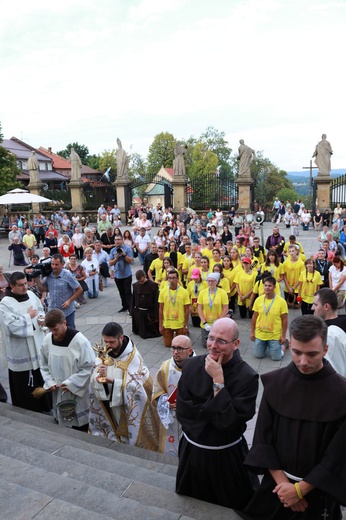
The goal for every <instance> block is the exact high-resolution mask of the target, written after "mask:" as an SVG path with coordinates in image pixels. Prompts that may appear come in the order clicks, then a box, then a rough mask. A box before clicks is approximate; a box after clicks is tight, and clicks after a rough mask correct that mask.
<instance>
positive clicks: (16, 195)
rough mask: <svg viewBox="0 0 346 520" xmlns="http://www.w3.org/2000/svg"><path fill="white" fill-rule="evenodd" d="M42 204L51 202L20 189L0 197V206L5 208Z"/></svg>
mask: <svg viewBox="0 0 346 520" xmlns="http://www.w3.org/2000/svg"><path fill="white" fill-rule="evenodd" d="M42 202H51V200H50V199H47V198H46V197H41V195H35V194H34V193H30V192H29V191H26V190H22V189H20V188H16V189H15V190H11V191H8V192H7V193H5V195H1V196H0V205H3V206H7V205H8V204H35V203H42Z"/></svg>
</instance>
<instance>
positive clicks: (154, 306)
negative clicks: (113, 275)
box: [130, 280, 161, 339]
mask: <svg viewBox="0 0 346 520" xmlns="http://www.w3.org/2000/svg"><path fill="white" fill-rule="evenodd" d="M130 313H131V316H132V332H133V333H134V334H138V336H140V337H141V338H143V339H147V338H157V337H159V336H161V334H160V331H159V286H158V285H157V283H155V282H152V281H151V280H147V281H146V282H145V283H143V284H140V283H139V282H136V283H134V284H133V290H132V305H131V310H130Z"/></svg>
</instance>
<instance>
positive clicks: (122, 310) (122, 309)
mask: <svg viewBox="0 0 346 520" xmlns="http://www.w3.org/2000/svg"><path fill="white" fill-rule="evenodd" d="M126 311H127V309H124V307H122V308H121V309H120V311H118V312H126Z"/></svg>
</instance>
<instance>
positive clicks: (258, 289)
mask: <svg viewBox="0 0 346 520" xmlns="http://www.w3.org/2000/svg"><path fill="white" fill-rule="evenodd" d="M253 292H254V293H255V294H257V295H258V296H262V294H264V283H263V282H262V280H259V281H258V282H256V283H255V286H254V288H253ZM275 294H277V295H278V296H280V295H281V291H280V284H279V283H277V284H276V285H275Z"/></svg>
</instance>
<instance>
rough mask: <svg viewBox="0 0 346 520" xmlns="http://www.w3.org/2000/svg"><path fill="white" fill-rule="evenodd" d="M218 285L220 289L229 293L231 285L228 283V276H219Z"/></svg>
mask: <svg viewBox="0 0 346 520" xmlns="http://www.w3.org/2000/svg"><path fill="white" fill-rule="evenodd" d="M218 285H219V286H220V287H221V289H223V290H224V291H225V293H227V294H229V292H230V290H231V287H230V285H229V280H228V278H226V276H224V278H221V280H220V281H219V283H218Z"/></svg>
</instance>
